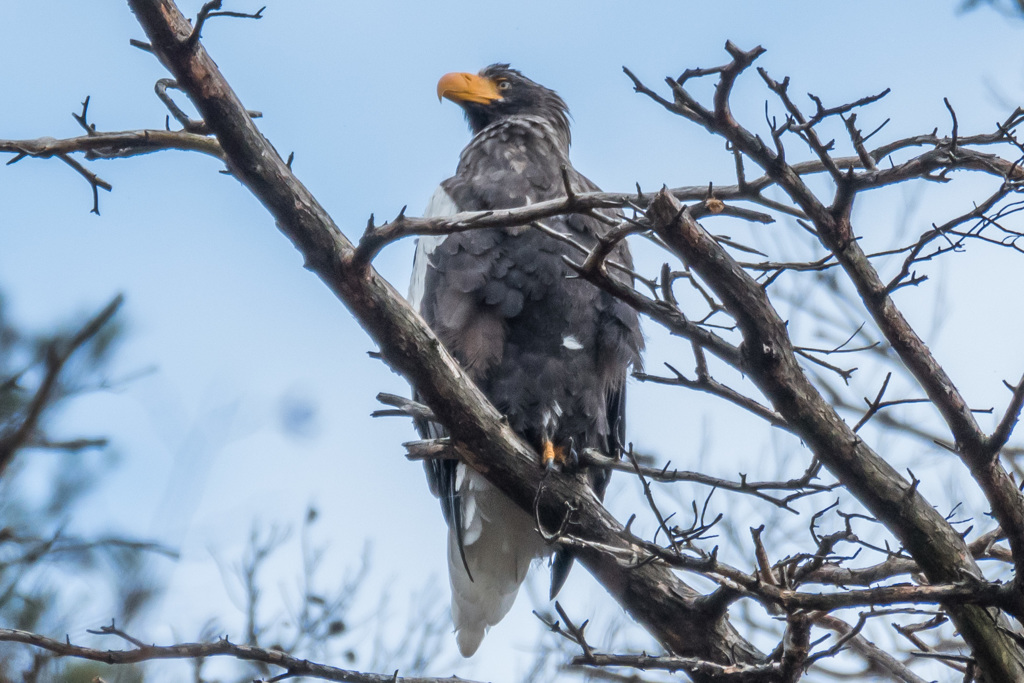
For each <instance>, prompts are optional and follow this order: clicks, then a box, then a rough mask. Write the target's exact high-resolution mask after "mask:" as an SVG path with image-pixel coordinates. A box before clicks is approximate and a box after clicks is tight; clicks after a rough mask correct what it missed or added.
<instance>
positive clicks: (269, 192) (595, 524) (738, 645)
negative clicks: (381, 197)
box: [130, 0, 762, 663]
mask: <svg viewBox="0 0 1024 683" xmlns="http://www.w3.org/2000/svg"><path fill="white" fill-rule="evenodd" d="M130 5H131V7H132V9H133V10H134V11H135V14H136V16H137V17H138V19H139V21H140V23H141V24H142V25H143V28H144V29H145V31H146V33H147V35H148V36H149V39H150V42H151V44H152V47H153V52H154V54H156V55H157V56H158V57H159V58H160V59H161V61H162V62H163V63H164V64H165V65H166V66H167V68H168V69H169V70H170V71H171V72H172V73H173V75H174V77H175V78H176V79H177V82H178V84H179V85H180V86H181V87H182V88H183V89H184V90H185V91H186V92H188V93H189V96H190V97H191V99H192V101H193V103H194V104H195V106H196V108H197V109H198V111H199V112H200V113H201V115H202V117H203V119H204V120H205V121H206V122H207V124H208V125H209V126H210V129H211V130H212V131H214V133H215V134H216V136H217V139H218V140H219V141H220V144H221V147H222V149H223V150H224V152H225V154H226V156H227V160H228V166H229V168H230V170H231V172H232V173H233V174H234V175H235V177H237V178H238V179H239V180H240V181H241V182H243V183H244V184H245V185H246V186H247V187H248V188H249V189H250V190H251V191H252V192H253V194H255V195H256V197H257V198H258V199H259V200H260V201H261V202H262V203H263V204H264V206H266V207H267V209H268V210H269V211H270V213H271V214H272V215H273V216H274V218H275V219H276V221H277V224H278V226H279V228H280V229H281V230H282V231H283V232H284V233H285V234H286V235H287V236H288V237H289V238H290V239H291V240H292V242H293V243H294V244H295V246H296V248H298V249H299V251H301V252H302V254H303V256H304V257H305V259H306V266H307V267H308V268H309V269H310V270H312V271H313V272H315V273H316V274H317V275H318V276H319V277H320V278H321V280H322V281H323V282H324V283H325V284H326V285H327V286H328V287H329V288H330V289H331V290H332V291H333V292H334V293H335V294H336V295H337V296H338V298H339V299H341V300H342V301H343V302H344V303H345V305H346V306H348V308H349V309H350V310H351V311H352V313H353V315H354V316H355V317H356V318H357V319H358V320H359V322H360V323H361V324H362V325H363V327H364V329H365V330H366V331H367V333H368V334H370V336H371V337H372V338H373V339H374V340H375V341H376V342H377V343H378V344H379V345H380V349H381V355H382V357H383V358H384V359H385V360H386V361H387V362H388V363H389V364H390V365H391V366H392V367H393V368H395V369H396V370H397V371H399V372H401V373H402V374H403V375H404V376H405V377H406V378H407V379H408V380H409V381H410V382H411V383H412V384H413V385H415V386H416V388H417V390H418V391H419V393H420V394H421V396H422V397H423V400H424V402H425V403H426V404H427V405H428V406H429V407H430V408H431V409H432V410H433V411H434V413H435V414H436V415H437V417H438V418H439V419H440V420H441V421H442V422H443V423H444V424H445V425H446V426H447V427H448V429H449V431H450V433H451V436H452V440H453V445H454V446H455V447H456V448H458V449H459V451H460V454H461V456H462V457H463V458H464V460H465V461H466V462H467V463H469V465H470V466H472V467H473V468H474V469H477V470H478V471H480V472H481V473H482V474H484V475H485V476H486V477H487V478H488V479H489V480H490V481H491V482H492V483H494V484H495V485H496V486H498V487H499V488H500V489H501V490H503V491H504V492H505V493H507V494H508V495H509V496H510V497H511V498H512V499H513V500H514V501H516V503H517V504H519V505H520V506H521V507H523V508H524V509H527V510H532V509H534V503H535V501H536V503H537V510H538V513H539V516H540V519H541V522H542V523H543V524H544V526H545V527H546V528H549V529H558V528H561V527H562V525H563V521H565V519H566V515H568V514H570V508H571V509H572V510H574V512H573V513H572V517H571V518H570V519H569V523H568V524H567V525H566V529H567V532H568V533H570V534H572V535H573V536H574V537H579V538H582V539H586V540H587V541H590V542H591V543H592V545H591V546H589V547H585V548H582V549H581V550H580V551H579V555H578V557H579V558H580V560H581V562H582V563H583V564H584V565H585V566H586V567H587V568H588V569H589V570H590V571H591V572H592V573H593V574H594V575H595V576H596V577H597V578H598V580H599V581H601V583H602V584H603V585H604V586H605V587H606V588H607V589H608V590H609V592H610V593H612V595H613V596H614V597H615V598H616V599H617V600H618V601H619V602H620V604H622V606H623V607H624V608H625V609H626V610H627V611H629V612H630V613H631V614H632V615H633V616H634V618H636V619H637V620H638V621H639V622H640V623H642V624H643V625H644V626H645V627H646V628H647V629H648V630H649V631H651V632H652V633H653V634H654V635H655V636H656V637H657V638H658V639H659V640H660V641H661V642H663V643H664V644H665V645H666V646H667V647H669V648H670V649H671V650H672V651H673V652H676V653H677V654H682V655H689V656H697V657H700V658H702V659H707V660H709V661H712V662H717V663H736V662H741V663H756V662H759V661H760V660H761V659H762V656H761V654H760V653H759V652H758V651H757V650H756V648H754V647H753V646H752V645H751V644H749V643H747V642H746V641H744V640H743V639H742V638H741V637H740V636H739V635H738V634H737V633H736V631H735V630H734V629H733V628H732V627H731V626H730V625H729V624H728V622H727V621H725V619H722V618H720V619H717V620H715V622H714V623H711V624H709V623H708V620H707V615H706V614H705V613H704V612H703V611H702V610H701V609H700V606H699V603H698V601H697V598H698V597H699V596H698V594H697V593H696V591H694V590H693V589H691V588H689V587H688V586H686V585H685V584H683V583H682V582H681V581H680V580H679V579H678V578H677V577H676V576H675V575H674V573H673V572H672V571H670V570H669V569H668V568H667V567H665V566H664V565H663V564H661V563H657V562H646V563H641V562H635V563H634V562H629V561H624V560H623V558H628V557H641V556H643V555H644V554H645V553H644V551H643V550H642V548H640V547H638V546H637V545H636V544H634V543H633V542H632V541H630V540H629V538H628V537H627V535H626V534H624V533H623V529H622V527H621V525H620V524H618V522H617V521H616V520H615V519H614V518H613V517H612V516H611V515H610V514H609V513H608V512H607V511H605V510H604V508H603V507H601V505H600V503H599V502H598V501H597V500H596V499H595V498H594V496H593V494H592V493H591V492H590V491H589V489H588V488H587V487H584V486H580V485H579V484H578V482H576V481H575V480H573V479H571V478H569V477H563V476H560V475H553V476H548V477H547V478H546V479H545V480H544V482H543V486H544V491H543V492H542V493H543V495H540V496H538V495H537V494H538V490H539V489H540V486H541V483H542V478H543V471H542V470H541V469H540V468H538V467H537V462H536V454H535V453H533V451H532V450H531V449H530V448H529V447H528V446H527V445H526V444H525V443H524V442H523V441H522V440H521V439H519V438H518V437H517V436H516V434H515V433H514V432H513V431H512V429H511V428H510V427H509V426H508V425H507V423H506V422H504V421H503V420H502V419H501V415H500V414H499V413H498V412H497V411H496V410H495V409H494V408H493V407H492V406H491V405H490V404H489V403H488V402H487V400H486V398H485V397H484V396H483V394H482V393H481V392H480V391H479V389H477V388H476V387H475V386H474V384H473V383H472V382H471V381H470V380H469V378H468V377H467V376H466V374H465V373H464V372H463V371H462V369H461V368H460V367H459V365H458V363H456V361H455V360H454V359H453V358H452V356H451V355H450V354H448V352H447V351H446V350H445V349H444V348H443V347H442V346H441V344H440V343H439V342H438V340H437V338H436V337H434V335H433V334H432V333H431V332H430V330H429V329H428V328H427V327H426V325H425V324H424V322H423V320H422V319H421V318H420V317H419V316H418V315H417V314H416V313H415V311H413V310H412V308H411V307H410V306H409V305H408V303H406V301H405V300H404V299H403V298H402V297H401V296H400V295H399V294H398V293H397V292H396V291H395V290H394V288H392V287H391V285H390V284H389V283H388V282H386V281H385V280H384V279H383V278H381V277H380V276H379V275H378V274H377V273H376V271H375V270H374V269H373V268H372V267H370V266H369V265H367V264H365V263H363V264H359V263H356V258H355V248H354V247H353V245H352V243H351V242H350V241H349V240H348V239H347V238H346V237H345V236H344V235H343V234H342V233H341V231H340V230H339V229H338V227H337V226H336V225H335V224H334V222H333V221H332V220H331V218H330V216H328V215H327V213H326V211H324V209H323V207H322V206H321V205H320V204H319V203H318V202H317V201H316V199H315V198H314V197H313V196H312V195H311V194H310V192H309V191H308V190H307V189H306V188H305V187H304V186H303V185H302V184H301V183H300V182H299V181H298V179H297V178H296V177H295V176H294V175H293V174H292V172H291V169H290V168H288V166H287V164H286V163H285V161H284V160H283V159H281V158H280V157H279V156H278V154H277V153H276V152H275V151H274V149H273V147H272V146H271V145H270V144H269V143H268V142H267V140H266V139H264V137H263V136H262V135H261V134H260V132H259V130H258V129H257V128H256V127H255V125H254V124H253V122H252V120H251V119H250V117H249V116H248V115H247V114H246V111H245V107H243V106H242V103H241V102H240V101H239V100H238V98H237V96H236V95H235V93H234V92H233V91H232V90H231V88H230V86H229V85H228V83H227V82H226V81H225V79H224V77H223V76H222V75H221V73H220V71H219V70H218V68H217V66H216V65H215V64H214V62H213V60H212V59H211V58H210V57H209V55H207V53H206V51H205V50H204V49H203V47H202V44H201V43H198V42H197V43H191V42H190V41H189V36H190V34H191V27H190V26H189V24H188V22H187V21H186V20H185V18H184V17H182V16H181V14H180V13H179V11H178V9H177V8H176V7H175V5H174V3H173V2H170V0H130ZM481 454H486V457H482V456H481ZM567 502H568V503H570V504H569V505H567ZM598 547H606V548H612V549H614V550H615V552H603V551H599V550H596V549H595V548H598Z"/></svg>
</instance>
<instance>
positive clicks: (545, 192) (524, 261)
mask: <svg viewBox="0 0 1024 683" xmlns="http://www.w3.org/2000/svg"><path fill="white" fill-rule="evenodd" d="M438 95H439V96H444V97H447V98H448V99H451V100H453V101H455V102H456V103H458V104H459V105H460V106H461V107H462V108H463V109H464V111H465V113H466V118H467V120H468V121H469V124H470V127H471V128H472V130H473V133H474V137H473V139H472V140H471V141H470V143H469V145H467V147H466V148H465V149H464V150H463V152H462V155H461V157H460V159H459V165H458V168H457V170H456V173H455V175H454V176H452V177H451V178H449V179H447V180H445V181H444V182H443V183H442V184H441V187H440V188H439V189H438V192H437V193H436V194H435V196H434V199H432V200H431V206H430V207H428V214H434V215H438V214H444V213H455V212H458V211H477V210H488V209H504V208H513V207H519V206H524V205H528V204H534V203H537V202H541V201H545V200H548V199H554V198H556V197H561V196H564V195H565V187H564V181H563V178H562V168H563V167H565V168H566V169H567V172H568V179H569V182H570V185H571V187H572V190H573V192H577V193H582V192H592V191H596V190H597V189H598V188H597V186H596V185H594V184H593V183H591V182H590V181H589V180H587V178H585V177H584V176H583V175H581V174H580V173H578V172H577V171H576V170H575V169H574V168H572V166H571V164H570V163H569V157H568V154H569V143H570V132H569V118H568V111H567V108H566V105H565V103H564V102H563V101H562V99H561V98H560V97H559V96H558V95H557V94H556V93H555V92H554V91H552V90H549V89H547V88H545V87H543V86H541V85H539V84H537V83H534V82H533V81H531V80H530V79H528V78H526V77H525V76H523V75H522V74H520V73H519V72H518V71H516V70H515V69H511V68H509V66H508V65H507V64H495V65H492V66H490V67H488V68H486V69H484V70H483V71H482V72H481V73H480V74H479V75H472V74H449V75H447V76H445V77H444V78H442V79H441V81H440V83H439V84H438ZM607 213H608V215H616V214H615V213H614V212H607ZM544 224H545V225H546V226H547V227H548V228H550V229H552V230H556V231H558V232H561V233H563V234H566V235H569V236H571V237H572V239H573V240H575V241H576V242H577V243H579V244H582V245H584V246H586V247H588V248H589V247H592V246H593V245H594V244H596V242H597V239H598V237H599V236H600V235H602V234H604V233H605V232H607V230H608V229H609V227H608V225H606V224H605V223H602V222H601V221H599V220H597V219H595V218H593V217H590V216H581V215H569V216H558V217H554V218H551V219H548V220H546V221H544ZM566 257H568V258H571V259H574V260H579V259H580V254H579V252H577V251H575V250H574V249H573V248H572V247H571V246H570V245H567V244H565V243H564V242H562V241H559V240H557V239H554V238H552V237H551V236H549V235H546V234H544V233H543V232H541V231H539V230H536V229H534V228H532V227H529V226H524V227H520V228H513V229H481V230H470V231H467V232H462V233H457V234H453V235H450V236H447V237H443V238H424V239H421V241H420V244H419V249H418V251H417V260H416V268H415V272H414V276H413V291H412V293H411V298H412V299H413V300H414V303H415V304H416V305H418V306H419V308H420V311H421V313H422V314H423V316H424V318H425V319H426V321H427V322H428V323H429V324H430V325H431V327H432V328H433V329H434V331H435V332H436V334H437V335H438V337H439V338H440V339H441V340H442V341H443V342H444V344H445V345H446V346H447V347H448V348H449V350H451V352H452V353H453V354H454V355H455V356H456V357H457V358H458V359H459V361H460V362H461V363H462V364H463V366H464V367H465V368H466V370H467V371H468V372H469V374H470V375H471V376H472V377H473V379H474V380H475V381H476V382H477V384H478V385H479V386H480V388H481V389H482V390H483V391H484V393H485V394H486V395H487V396H488V397H489V398H490V400H491V401H492V403H494V405H495V407H497V408H498V410H500V411H501V412H502V413H503V414H504V415H506V416H507V418H508V420H509V423H510V424H511V426H512V427H513V429H515V430H516V431H517V432H518V433H519V434H520V435H521V436H523V437H524V438H525V439H526V440H527V441H528V442H529V443H530V444H532V445H533V446H534V447H535V448H537V450H538V453H543V452H545V449H547V453H548V454H549V455H550V454H551V453H556V454H558V456H560V459H565V460H568V461H570V462H571V459H572V458H571V455H572V453H574V452H576V451H578V450H579V449H582V448H588V447H592V448H598V449H600V450H602V451H605V452H609V453H614V452H616V451H617V448H618V447H619V446H620V445H621V444H622V442H623V440H624V407H625V400H624V397H625V380H626V373H627V369H628V368H629V367H630V366H631V365H632V366H634V367H638V366H639V364H640V352H641V350H642V347H643V338H642V336H641V334H640V329H639V323H638V320H637V315H636V313H635V311H633V309H631V308H630V307H629V306H627V305H625V304H624V303H622V302H621V301H619V300H617V299H615V298H614V297H612V296H611V295H609V294H607V293H605V292H602V291H601V290H599V289H597V288H596V287H594V286H593V285H591V284H589V283H587V282H585V281H583V280H581V279H578V278H573V277H571V275H572V273H571V271H570V270H569V268H568V266H566V264H565V261H564V259H565V258H566ZM610 258H611V260H613V261H617V262H619V263H621V264H624V265H627V266H630V265H631V258H630V254H629V250H628V247H627V246H626V244H625V243H624V242H623V243H620V244H619V245H618V246H617V247H616V249H615V251H614V252H613V254H612V255H611V257H610ZM612 272H613V276H614V277H619V278H621V279H622V280H623V281H628V277H627V276H625V275H624V274H623V273H621V272H620V271H617V270H613V271H612ZM423 429H424V431H425V432H426V433H428V434H429V435H431V436H436V435H438V434H439V431H438V427H437V426H436V425H429V426H428V425H424V426H423ZM427 471H428V478H429V479H430V482H431V488H432V490H434V492H435V493H436V494H437V495H438V496H439V497H440V499H441V504H442V509H443V511H444V514H445V519H446V520H447V521H448V524H449V527H450V540H449V544H450V548H449V570H450V575H451V580H452V591H453V598H452V612H453V619H454V620H455V626H456V631H457V632H458V639H459V646H460V649H461V650H462V652H463V654H464V655H467V656H468V655H469V654H472V652H473V651H475V650H476V648H477V646H478V645H479V642H480V639H481V638H482V637H483V633H484V631H485V630H486V629H487V628H488V627H489V626H490V625H493V624H494V623H497V621H498V620H499V619H500V618H501V617H502V616H504V614H505V612H507V611H508V609H509V608H510V607H511V604H512V600H514V598H515V594H516V592H517V591H518V587H519V584H520V583H521V582H522V580H523V578H524V576H525V567H526V566H528V564H529V562H530V561H532V559H533V558H535V557H537V556H538V555H540V554H542V553H543V552H544V548H543V545H542V543H541V539H540V537H539V534H537V533H536V531H535V530H534V529H533V520H532V519H531V518H530V517H529V516H528V515H526V513H524V512H522V511H521V510H519V509H518V508H515V507H514V506H512V505H511V502H510V501H508V500H507V499H505V497H504V496H503V495H502V494H500V492H498V491H497V490H495V489H493V488H492V487H490V485H489V484H487V483H486V481H484V480H483V478H482V477H480V476H479V475H477V474H476V473H474V472H472V471H471V470H467V468H466V467H465V466H464V465H462V464H458V463H455V462H452V461H434V462H430V463H428V465H427ZM590 480H591V482H592V485H593V487H594V489H595V491H596V492H597V493H598V495H599V496H603V493H604V489H605V486H606V485H607V472H604V471H601V472H595V473H593V474H592V475H591V477H590ZM510 506H511V508H510ZM571 565H572V556H571V554H569V553H568V552H567V551H565V550H564V549H559V550H556V553H555V557H554V559H553V561H552V595H554V594H555V593H557V591H558V589H559V588H560V587H561V585H562V583H563V582H564V580H565V577H566V576H567V574H568V571H569V568H570V567H571Z"/></svg>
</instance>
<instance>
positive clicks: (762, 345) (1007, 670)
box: [647, 192, 1024, 680]
mask: <svg viewBox="0 0 1024 683" xmlns="http://www.w3.org/2000/svg"><path fill="white" fill-rule="evenodd" d="M647 216H648V218H649V219H650V220H651V224H652V227H653V228H654V230H655V231H656V232H657V233H658V235H659V236H660V237H661V238H662V240H664V242H665V243H666V244H667V245H668V246H669V247H670V248H671V249H672V250H673V251H675V252H676V253H677V254H678V255H679V256H680V257H681V258H683V259H684V260H685V261H686V263H688V264H690V267H691V268H692V269H693V270H694V271H696V272H697V273H698V274H699V275H700V276H701V278H702V279H704V281H705V282H707V283H708V284H709V285H710V286H711V288H712V289H713V290H714V291H715V294H716V295H718V297H719V298H720V299H721V301H722V303H723V304H724V305H725V307H726V308H727V309H728V311H729V313H730V314H731V315H732V316H733V317H734V318H735V319H736V322H737V325H738V326H739V328H740V331H741V332H742V333H743V345H742V348H743V351H744V367H743V370H744V372H746V373H747V374H748V376H749V377H750V378H751V379H752V380H753V381H754V383H755V384H756V385H757V386H758V388H759V389H760V390H761V392H762V393H763V394H764V395H765V396H767V397H768V398H769V400H770V401H771V402H772V405H773V407H774V408H775V410H776V411H777V412H778V413H779V414H781V415H782V416H783V417H784V418H785V419H786V421H787V423H788V424H789V425H790V427H791V429H792V431H794V432H796V433H797V434H799V435H800V437H801V438H802V439H803V441H804V443H806V444H807V446H808V447H809V448H810V449H811V451H812V452H813V453H814V455H815V456H816V457H817V458H818V459H819V460H821V462H822V463H824V465H825V466H826V467H827V468H828V469H829V470H830V471H831V472H832V474H833V475H835V476H836V478H838V479H839V480H840V481H841V482H842V483H843V485H844V486H846V487H847V489H848V490H849V491H850V492H851V493H853V494H854V495H855V496H857V498H858V499H859V500H860V501H861V503H863V504H864V506H865V507H866V508H868V509H869V510H870V511H871V512H872V514H874V516H875V517H876V518H877V519H878V520H880V521H882V522H883V523H884V524H885V525H886V526H887V527H888V528H889V529H890V530H891V531H892V532H893V533H894V534H895V535H896V537H897V538H898V539H899V540H900V542H901V543H903V545H904V546H905V547H906V549H907V550H908V551H909V552H910V553H911V555H912V556H913V557H914V559H915V560H916V561H917V562H918V564H919V565H920V566H921V568H922V569H923V570H924V572H925V574H927V576H928V578H929V579H930V580H931V581H932V582H933V583H946V582H951V583H953V582H957V581H960V580H961V579H963V578H964V577H969V576H981V572H980V570H979V569H978V566H977V564H976V563H975V562H974V561H973V559H972V558H971V555H970V552H969V551H968V548H967V545H966V544H965V543H964V540H963V539H962V538H961V537H960V535H959V534H958V533H957V532H956V530H955V529H953V528H952V527H951V526H950V525H949V523H948V522H947V521H946V520H945V519H944V518H943V517H942V515H941V514H939V512H938V511H936V510H935V508H933V507H932V506H931V505H930V504H929V503H928V501H926V500H925V499H924V498H923V497H922V496H921V494H920V493H919V492H918V490H917V487H916V486H914V485H912V484H911V483H910V482H908V481H906V479H904V478H903V477H902V476H901V475H900V474H899V473H898V472H897V471H896V470H895V469H893V467H892V466H891V465H889V463H887V462H886V461H885V460H883V459H882V458H881V457H880V456H879V455H878V454H877V453H875V452H874V451H873V450H872V449H871V448H870V447H869V446H868V445H867V444H866V443H865V442H864V441H863V439H861V438H860V437H859V436H857V434H856V433H854V431H853V430H852V429H851V428H850V426H849V425H848V424H846V422H845V421H844V420H843V419H842V418H841V417H840V416H839V415H838V414H837V413H836V411H835V409H834V408H833V407H832V406H831V405H830V404H829V403H828V401H826V400H825V399H824V397H822V395H821V394H820V393H819V392H818V391H817V389H816V388H815V387H814V385H813V384H812V383H811V382H810V380H809V379H808V378H807V376H806V375H805V374H804V372H803V370H802V369H801V367H800V365H799V363H798V361H797V358H796V353H795V351H794V349H793V344H792V342H791V341H790V339H789V335H788V333H787V330H786V323H785V321H783V320H782V318H781V317H779V315H778V313H777V312H776V311H775V309H774V307H773V306H772V305H771V302H770V301H769V300H768V296H767V294H766V293H765V291H764V290H763V289H762V288H761V286H760V285H759V284H758V283H757V282H756V281H755V280H754V279H753V278H751V277H750V276H749V275H748V274H747V273H746V272H745V271H744V270H743V268H742V267H741V266H740V265H739V264H738V263H736V261H735V260H734V259H733V258H732V257H731V256H730V255H729V254H728V252H726V251H725V250H724V249H723V248H722V247H721V246H720V245H719V244H718V243H717V242H716V241H715V240H714V238H712V237H711V236H710V235H709V234H708V233H707V232H705V231H704V229H703V228H701V227H700V225H698V224H697V222H696V221H694V220H693V219H692V217H690V215H689V214H688V213H687V212H686V210H685V209H684V208H683V207H682V205H681V204H680V203H679V201H678V200H676V199H675V198H674V197H673V196H671V195H670V194H668V193H667V192H662V193H661V194H660V195H659V197H658V198H657V199H656V200H655V201H654V202H652V204H651V207H650V209H649V210H648V212H647ZM950 612H951V614H952V615H953V617H954V620H955V621H956V623H957V626H958V627H959V629H960V632H961V633H962V634H963V636H964V638H965V639H966V640H967V642H968V643H969V644H970V645H971V647H972V649H973V650H974V652H975V655H976V657H977V658H978V660H979V662H980V663H981V665H982V668H983V669H984V670H985V671H987V672H990V675H991V676H992V677H993V680H1024V655H1022V653H1021V651H1020V649H1019V647H1017V646H1016V645H1015V644H1014V642H1013V641H1012V640H1011V639H1010V638H1009V637H1008V636H1007V635H1006V633H1004V632H1003V631H1002V630H1001V629H1000V622H1001V621H1003V619H1002V617H998V616H996V615H995V614H993V613H991V612H989V611H987V610H985V609H983V608H981V607H975V606H951V607H950ZM1004 626H1005V624H1004Z"/></svg>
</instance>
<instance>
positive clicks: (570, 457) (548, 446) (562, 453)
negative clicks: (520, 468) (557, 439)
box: [540, 439, 575, 470]
mask: <svg viewBox="0 0 1024 683" xmlns="http://www.w3.org/2000/svg"><path fill="white" fill-rule="evenodd" d="M574 456H575V452H574V451H573V450H572V448H566V447H565V446H556V445H555V444H554V442H553V441H551V439H544V442H543V445H542V447H541V452H540V464H541V466H543V467H544V469H548V470H551V469H558V470H561V469H563V468H565V466H566V465H571V464H572V463H573V461H574V459H575V457H574Z"/></svg>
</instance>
